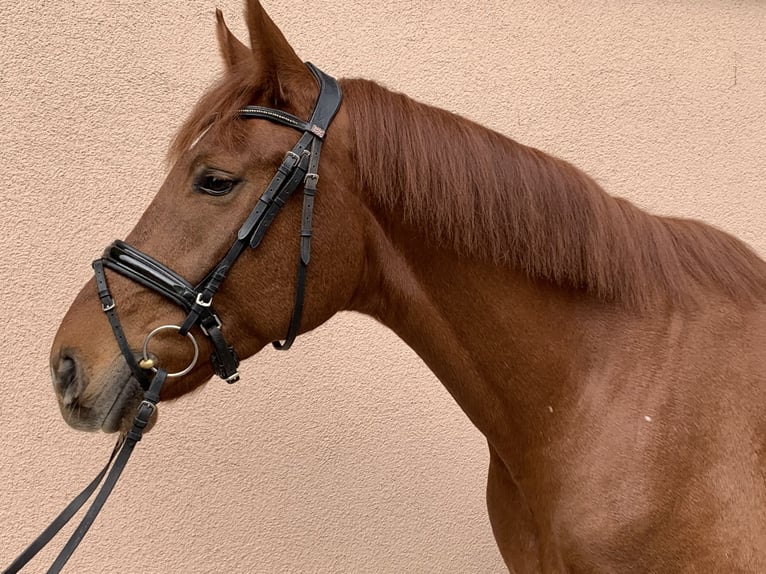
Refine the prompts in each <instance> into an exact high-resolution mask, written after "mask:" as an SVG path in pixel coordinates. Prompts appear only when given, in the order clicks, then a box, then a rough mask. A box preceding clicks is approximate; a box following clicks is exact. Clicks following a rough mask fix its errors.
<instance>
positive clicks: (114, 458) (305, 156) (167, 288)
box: [2, 63, 342, 574]
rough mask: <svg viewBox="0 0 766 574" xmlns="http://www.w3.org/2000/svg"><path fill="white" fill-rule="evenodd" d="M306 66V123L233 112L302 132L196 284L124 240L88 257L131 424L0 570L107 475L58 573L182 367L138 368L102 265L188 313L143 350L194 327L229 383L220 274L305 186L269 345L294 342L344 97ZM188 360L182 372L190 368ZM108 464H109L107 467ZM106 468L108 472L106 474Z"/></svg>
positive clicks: (32, 550)
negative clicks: (332, 131)
mask: <svg viewBox="0 0 766 574" xmlns="http://www.w3.org/2000/svg"><path fill="white" fill-rule="evenodd" d="M306 66H307V67H308V68H309V70H311V72H312V74H313V75H314V77H315V78H316V80H317V82H318V83H319V97H318V99H317V102H316V105H315V106H314V112H313V113H312V116H311V119H310V120H309V121H308V122H305V121H303V120H301V119H300V118H297V117H295V116H293V115H291V114H288V113H286V112H282V111H280V110H274V109H271V108H265V107H261V106H247V107H245V108H243V109H241V110H239V116H240V117H241V118H244V119H250V118H259V119H266V120H269V121H272V122H276V123H279V124H282V125H285V126H287V127H290V128H293V129H295V130H298V131H300V132H302V135H301V137H300V139H299V140H298V143H296V144H295V146H294V147H293V149H292V150H291V151H289V152H287V155H286V156H285V158H284V160H283V161H282V164H281V165H280V166H279V168H278V169H277V173H276V174H274V177H273V178H272V180H271V182H270V183H269V185H268V186H267V187H266V190H265V191H264V192H263V194H261V197H260V198H259V199H258V202H257V203H256V205H255V207H254V208H253V210H252V211H251V212H250V215H248V217H247V219H246V220H245V222H244V223H243V224H242V226H241V227H240V228H239V231H238V233H237V239H236V240H235V241H234V244H233V245H232V246H231V247H230V248H229V251H228V252H227V253H226V255H224V257H223V259H221V261H220V262H219V263H218V264H217V265H216V266H215V267H213V269H212V270H211V271H210V272H209V273H208V274H207V275H206V276H205V278H204V279H203V280H202V281H201V282H200V283H199V284H198V285H192V284H191V283H189V282H188V281H187V280H186V279H184V278H183V277H182V276H181V275H179V274H178V273H176V272H174V271H173V270H172V269H170V268H168V267H166V266H165V265H163V264H162V263H160V262H159V261H157V260H156V259H154V258H152V257H151V256H149V255H147V254H145V253H142V252H141V251H140V250H138V249H136V248H135V247H132V246H131V245H128V244H127V243H125V242H123V241H115V242H114V243H112V245H110V246H109V247H107V249H106V250H105V251H104V254H103V256H102V257H101V258H100V259H97V260H96V261H94V262H93V271H94V273H95V276H96V288H97V290H98V296H99V299H100V301H101V307H102V309H103V311H104V313H105V314H106V317H107V319H108V321H109V324H110V325H111V327H112V332H113V333H114V337H115V339H116V340H117V345H118V346H119V348H120V351H121V352H122V354H123V356H124V357H125V361H126V363H127V364H128V366H129V367H130V370H131V372H132V373H133V376H134V377H135V378H136V380H137V381H138V382H139V384H140V385H141V387H142V388H143V389H144V399H143V401H142V402H141V404H140V405H139V408H138V411H137V413H136V416H135V418H134V420H133V425H132V427H131V429H130V430H129V431H128V432H127V433H126V435H125V436H124V438H123V437H122V436H121V437H120V439H119V440H118V441H117V444H116V445H115V447H114V451H113V452H112V455H111V457H110V458H109V461H108V462H107V464H106V466H105V467H104V469H103V470H102V471H101V472H100V473H99V474H98V475H97V476H96V478H95V479H94V480H93V481H92V482H91V483H90V484H89V485H88V486H87V487H86V488H85V489H84V490H83V491H82V492H81V493H80V494H79V495H78V496H76V497H75V499H74V500H72V502H70V503H69V505H67V507H66V508H65V509H64V510H63V511H62V512H61V514H59V516H57V517H56V518H55V519H54V520H53V522H52V523H51V524H50V525H49V526H48V527H47V528H46V529H45V530H44V531H43V533H42V534H41V535H40V536H38V537H37V539H35V540H34V541H33V542H32V544H30V545H29V546H28V547H27V548H26V550H24V552H22V553H21V554H20V555H19V557H18V558H16V560H14V561H13V563H12V564H11V565H10V566H9V567H8V568H6V569H5V570H3V572H2V574H16V573H17V572H19V570H21V568H23V567H24V565H25V564H27V563H28V562H29V561H30V560H31V559H32V558H33V557H34V556H35V555H36V554H37V553H38V552H39V551H40V550H41V549H42V548H43V547H45V545H46V544H47V543H48V542H49V541H50V540H51V539H52V538H53V537H54V536H55V535H56V534H57V533H58V532H59V531H60V530H61V528H63V526H64V525H66V523H67V522H69V520H70V519H71V518H72V517H73V516H74V515H75V514H76V513H77V511H78V510H79V509H80V508H81V507H82V506H83V505H84V504H85V502H87V500H88V498H90V496H91V495H92V494H93V493H94V492H95V490H96V488H97V487H98V485H99V483H100V482H101V480H103V479H104V476H106V479H105V481H104V483H103V485H102V486H101V490H100V491H99V492H98V494H97V495H96V498H95V499H94V501H93V503H92V504H91V506H90V508H88V511H87V512H86V514H85V516H84V517H83V519H82V521H81V522H80V524H79V525H78V526H77V528H76V529H75V531H74V533H73V534H72V535H71V537H70V538H69V540H68V541H67V543H66V545H65V546H64V548H63V549H62V550H61V552H60V553H59V555H58V556H57V558H56V560H55V561H54V563H53V565H52V566H51V567H50V569H49V570H48V574H57V573H59V572H60V571H61V569H62V568H63V567H64V565H65V564H66V562H67V561H68V560H69V557H70V556H71V555H72V553H73V552H74V551H75V549H76V548H77V546H78V545H79V543H80V541H81V540H82V539H83V537H84V536H85V534H86V533H87V531H88V529H89V528H90V526H91V524H93V521H94V520H95V519H96V516H97V515H98V513H99V511H100V510H101V508H102V506H103V505H104V503H105V502H106V499H107V498H108V497H109V494H110V493H111V492H112V489H113V488H114V486H115V484H116V483H117V480H118V479H119V477H120V474H121V473H122V471H123V469H124V468H125V465H126V464H127V462H128V459H129V458H130V455H131V453H132V452H133V448H134V447H135V445H136V444H137V443H138V441H139V440H141V436H142V433H143V431H144V428H145V427H146V426H147V425H148V424H149V421H150V419H151V416H152V414H153V413H154V411H155V409H156V405H157V402H159V400H160V391H161V389H162V386H163V384H164V382H165V380H166V379H167V378H168V377H169V376H170V377H172V376H180V375H182V374H183V373H184V372H186V371H183V372H180V373H175V374H170V375H168V373H167V372H166V371H165V370H164V369H162V368H161V367H159V368H156V369H154V371H155V372H154V376H153V377H151V378H150V371H149V370H148V369H143V368H141V366H140V364H139V362H138V359H137V356H138V354H137V353H136V352H134V351H133V350H132V349H131V346H130V343H129V342H128V340H127V338H126V337H125V333H124V331H123V329H122V326H121V325H120V320H119V317H118V316H117V306H116V303H115V301H114V299H113V298H112V296H111V293H110V292H109V285H108V283H107V279H106V273H105V271H104V270H105V269H110V270H111V271H115V272H117V273H119V274H120V275H123V276H125V277H127V278H129V279H131V280H133V281H135V282H136V283H139V284H140V285H142V286H143V287H146V288H148V289H152V290H153V291H156V292H157V293H159V294H160V295H162V296H163V297H165V298H167V299H169V300H170V301H172V302H173V303H175V304H176V305H178V306H180V307H181V308H182V309H184V311H186V313H187V315H186V319H185V320H184V323H183V325H181V327H180V328H179V327H175V326H163V327H160V328H158V329H156V330H155V331H153V332H152V333H150V334H149V336H148V337H147V338H146V340H145V342H144V347H146V345H147V344H148V341H149V339H150V338H151V337H152V336H153V335H154V333H156V332H157V331H158V330H160V329H167V328H172V329H177V330H178V332H179V334H181V335H186V334H188V333H189V330H190V329H192V328H193V327H194V326H195V325H199V327H200V329H201V330H202V332H203V333H204V334H205V335H206V336H207V337H208V338H209V339H210V342H211V344H212V346H213V354H212V356H211V358H210V360H211V362H212V364H213V369H214V371H215V373H216V375H218V376H219V377H221V378H222V379H224V380H225V381H226V382H228V383H234V382H235V381H237V380H239V373H238V371H237V368H238V366H239V357H238V356H237V354H236V352H235V351H234V348H233V347H232V346H231V345H229V344H228V343H227V342H226V339H225V337H224V335H223V332H222V330H221V320H220V319H219V317H218V315H216V313H215V311H214V310H213V306H212V303H213V296H214V295H215V294H216V292H217V291H218V289H219V288H220V286H221V283H222V282H223V281H224V279H225V278H226V274H227V273H228V272H229V270H230V269H231V267H232V265H234V263H235V262H236V260H237V258H238V257H239V256H240V255H241V254H242V252H243V251H244V250H245V249H246V248H247V247H248V246H249V247H251V248H255V247H258V245H259V244H260V242H261V240H262V239H263V236H264V235H265V234H266V231H267V230H268V228H269V226H270V225H271V223H272V222H273V221H274V218H275V217H276V216H277V214H278V213H279V211H280V210H281V209H282V207H283V206H284V205H285V203H286V202H287V200H288V198H289V197H290V196H291V195H292V194H293V192H294V191H295V190H296V189H297V188H298V187H299V186H300V185H301V184H303V213H302V217H301V231H300V237H301V240H300V257H299V259H298V274H297V279H296V287H295V301H294V306H293V313H292V316H291V318H290V326H289V328H288V330H287V335H286V337H285V340H284V342H278V341H275V342H274V343H273V345H274V347H276V348H277V349H280V350H287V349H289V348H290V346H291V345H292V344H293V342H294V341H295V338H296V336H297V335H298V330H299V328H300V322H301V316H302V313H303V297H304V293H305V288H306V272H307V269H308V264H309V260H310V258H311V235H312V217H313V209H314V196H315V195H316V191H317V183H318V181H319V171H318V170H319V156H320V152H321V149H322V141H323V139H324V137H325V133H326V131H327V128H328V126H329V125H330V122H332V120H333V118H334V117H335V114H336V113H337V111H338V108H339V107H340V102H341V98H342V95H341V90H340V86H339V85H338V83H337V82H336V81H335V79H333V78H332V77H330V76H328V75H327V74H325V73H324V72H322V71H321V70H319V69H318V68H316V67H315V66H313V65H312V64H310V63H306ZM192 340H193V338H192ZM194 345H195V349H196V345H197V343H196V341H194ZM145 352H146V350H145V348H144V353H145ZM195 359H196V353H195ZM193 364H194V363H192V365H193ZM192 365H190V366H189V367H188V369H191V366H192ZM112 463H113V464H112ZM110 465H111V469H110V468H109V467H110ZM107 470H108V471H109V472H108V474H107Z"/></svg>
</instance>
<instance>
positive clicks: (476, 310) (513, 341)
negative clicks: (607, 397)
mask: <svg viewBox="0 0 766 574" xmlns="http://www.w3.org/2000/svg"><path fill="white" fill-rule="evenodd" d="M387 217H388V216H386V215H385V214H382V213H378V215H377V217H376V220H375V222H374V223H372V224H371V225H370V226H369V229H370V232H369V240H368V246H367V250H368V256H367V261H368V265H367V270H366V274H365V277H364V279H363V281H362V285H361V286H360V288H359V289H358V291H357V298H356V300H355V301H354V305H353V308H354V309H355V310H357V311H361V312H363V313H366V314H369V315H372V316H373V317H375V318H376V319H378V320H379V321H380V322H381V323H383V324H384V325H386V326H387V327H389V328H390V329H392V330H393V331H394V332H395V333H396V334H397V335H398V336H399V337H400V338H401V339H402V340H403V341H404V342H405V343H407V344H408V345H409V346H410V347H411V348H412V349H413V350H414V351H415V352H416V353H417V354H418V355H419V356H420V357H421V358H422V359H423V361H424V362H425V363H426V364H427V365H428V367H429V368H430V369H431V370H432V371H433V372H434V374H435V375H436V376H437V377H438V378H439V379H440V381H441V382H442V383H443V384H444V385H445V387H446V388H447V390H448V391H449V392H450V393H451V394H452V396H453V397H454V398H455V399H456V400H457V402H458V404H459V405H460V406H461V408H462V409H463V410H464V411H465V412H466V414H467V415H468V416H469V418H470V419H471V420H472V422H473V423H474V424H475V425H476V426H477V428H479V429H480V430H481V431H482V432H483V433H484V434H485V435H486V436H487V437H488V438H489V439H490V442H493V443H495V444H498V445H501V444H502V445H508V444H511V443H510V442H509V437H513V444H518V443H519V441H522V442H523V441H524V440H525V438H524V437H525V435H527V433H528V432H531V431H532V429H534V428H539V425H540V424H543V419H544V418H545V417H546V416H549V415H550V412H551V411H550V409H553V408H558V407H557V406H556V404H557V402H558V401H559V400H563V399H561V397H564V395H566V394H567V393H571V392H575V391H574V389H575V388H576V386H577V385H578V384H579V382H580V379H581V377H580V376H579V375H578V373H582V372H585V370H587V368H588V365H589V363H590V361H591V357H592V356H593V354H594V353H595V352H596V350H595V349H596V347H597V346H598V344H599V343H598V341H599V339H601V340H604V339H605V338H606V337H605V333H604V331H605V330H606V329H607V325H609V326H612V327H613V326H614V325H615V324H619V323H620V321H619V320H618V318H617V317H618V315H620V314H621V313H620V312H619V311H618V310H617V309H614V308H612V307H605V306H601V305H599V304H597V303H596V302H595V301H594V300H593V299H592V298H590V297H588V296H583V295H582V294H579V293H576V292H571V291H567V290H561V289H556V288H553V287H551V286H550V285H546V284H544V283H538V282H535V281H531V280H529V279H527V278H525V277H524V276H523V275H522V274H521V273H519V272H517V271H514V270H513V269H511V268H508V267H503V266H497V265H494V264H491V263H486V262H482V261H480V260H477V259H472V258H466V257H463V256H461V255H459V254H458V253H455V252H454V251H451V250H449V249H444V248H441V247H439V245H437V244H436V242H434V241H433V240H432V239H430V238H429V237H428V236H427V235H426V234H424V233H423V232H422V231H421V230H419V229H418V228H416V227H414V226H410V225H406V224H403V223H401V222H399V223H394V222H391V221H387V220H386V219H387ZM607 317H609V321H606V318H607ZM611 335H612V336H613V335H614V333H613V332H612V333H611Z"/></svg>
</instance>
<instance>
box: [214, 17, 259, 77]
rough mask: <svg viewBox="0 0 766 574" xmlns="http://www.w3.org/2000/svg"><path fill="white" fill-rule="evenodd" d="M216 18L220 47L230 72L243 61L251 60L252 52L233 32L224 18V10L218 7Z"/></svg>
mask: <svg viewBox="0 0 766 574" xmlns="http://www.w3.org/2000/svg"><path fill="white" fill-rule="evenodd" d="M215 19H216V21H217V25H216V32H217V34H218V47H219V48H220V50H221V56H223V62H224V64H225V65H226V69H227V70H228V71H229V72H232V71H234V68H236V67H237V66H238V65H239V64H240V63H241V62H245V61H251V62H252V57H253V56H252V53H251V52H250V50H249V49H248V48H247V46H245V45H244V44H243V43H242V42H240V41H239V40H238V39H237V37H236V36H235V35H234V34H232V33H231V30H229V27H228V26H226V22H225V21H224V19H223V12H221V11H220V10H219V9H217V8H216V10H215Z"/></svg>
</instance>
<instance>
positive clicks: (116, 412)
mask: <svg viewBox="0 0 766 574" xmlns="http://www.w3.org/2000/svg"><path fill="white" fill-rule="evenodd" d="M143 398H144V393H143V390H142V389H141V386H140V385H139V384H138V381H136V379H135V378H134V377H132V376H129V377H127V379H126V380H125V381H124V382H123V383H122V385H120V390H119V392H118V393H117V396H116V397H115V398H114V402H113V403H112V405H111V407H110V408H109V410H107V412H106V414H105V415H104V417H103V420H102V421H101V430H102V431H104V432H105V433H115V432H121V433H123V434H124V433H126V432H128V430H130V427H131V426H132V424H133V417H134V415H135V414H136V411H137V410H138V405H139V404H141V401H142V400H143ZM156 420H157V412H156V410H155V413H154V415H152V418H151V420H150V421H149V424H148V425H147V427H146V429H144V432H148V431H149V430H150V429H151V428H152V427H153V426H154V423H155V422H156Z"/></svg>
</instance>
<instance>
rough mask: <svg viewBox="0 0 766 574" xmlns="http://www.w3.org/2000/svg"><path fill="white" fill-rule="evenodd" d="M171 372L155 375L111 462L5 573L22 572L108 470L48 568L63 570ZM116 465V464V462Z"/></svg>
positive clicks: (54, 571)
mask: <svg viewBox="0 0 766 574" xmlns="http://www.w3.org/2000/svg"><path fill="white" fill-rule="evenodd" d="M166 377H167V372H165V371H164V370H162V369H158V370H157V373H156V374H155V375H154V378H153V379H152V382H151V384H150V385H149V388H148V390H147V391H146V393H145V394H144V400H143V401H142V402H141V404H140V405H139V407H138V411H137V412H136V416H135V418H134V419H133V426H132V427H131V429H130V431H128V433H127V435H125V437H124V438H123V437H120V439H119V440H118V441H117V444H116V445H115V447H114V449H113V450H112V454H111V456H110V457H109V461H108V462H107V463H106V466H104V468H103V469H102V470H101V472H99V473H98V474H97V475H96V478H94V479H93V480H92V481H91V483H90V484H89V485H88V486H86V487H85V489H84V490H83V491H82V492H81V493H80V494H78V495H77V496H76V497H75V498H74V500H72V502H70V503H69V504H68V505H67V506H66V508H64V510H63V511H62V512H61V514H59V515H58V516H57V517H56V518H55V519H54V520H53V522H52V523H51V524H50V525H49V526H48V527H47V528H46V529H45V530H44V531H43V532H42V534H40V536H38V537H37V538H36V539H35V540H34V541H33V542H32V543H31V544H30V545H29V546H28V547H27V548H26V549H25V550H24V551H23V552H22V553H21V554H20V555H19V556H18V558H16V560H14V561H13V562H12V563H11V565H10V566H8V568H6V569H5V570H3V572H2V574H16V573H17V572H19V571H20V570H21V569H22V568H23V567H24V566H25V565H26V564H27V563H28V562H29V561H30V560H31V559H32V558H34V556H35V555H36V554H37V553H38V552H39V551H40V550H41V549H42V548H43V547H45V545H46V544H48V542H50V541H51V539H53V537H54V536H56V534H58V532H59V531H60V530H61V529H62V528H63V527H64V526H65V525H66V524H67V522H69V520H70V519H71V518H72V516H74V515H75V514H76V513H77V511H78V510H79V509H80V508H81V507H82V506H83V505H84V504H85V503H86V502H87V501H88V499H89V498H90V497H91V495H92V494H93V493H94V492H95V490H96V488H97V487H98V485H99V484H100V483H101V480H102V479H103V478H104V475H106V473H107V470H108V469H109V467H110V466H111V470H109V474H108V475H107V476H106V480H105V481H104V484H103V485H102V486H101V490H100V491H99V492H98V494H97V495H96V498H95V499H94V500H93V502H92V503H91V505H90V507H89V508H88V511H87V512H86V513H85V516H84V517H83V519H82V520H81V521H80V524H78V525H77V528H76V529H75V531H74V532H73V533H72V535H71V536H70V537H69V540H68V541H67V543H66V544H65V545H64V547H63V548H62V549H61V551H60V552H59V554H58V556H57V557H56V560H54V562H53V564H52V565H51V567H50V568H49V569H48V571H47V574H58V573H59V572H61V569H62V568H63V567H64V565H65V564H66V563H67V561H68V560H69V558H70V557H71V556H72V553H73V552H74V551H75V549H76V548H77V546H79V544H80V542H81V541H82V539H83V538H84V537H85V534H86V533H87V532H88V530H89V529H90V527H91V525H92V524H93V522H94V521H95V520H96V517H97V516H98V514H99V512H100V511H101V509H102V508H103V506H104V503H105V502H106V500H107V499H108V498H109V495H110V494H111V493H112V490H113V489H114V486H115V484H117V480H118V479H119V478H120V475H121V474H122V471H123V470H125V466H126V465H127V463H128V459H130V455H131V454H132V453H133V449H134V448H135V446H136V443H138V441H140V440H141V436H142V435H143V432H144V429H145V428H146V426H147V425H148V424H149V420H150V419H151V416H152V414H153V413H154V410H155V409H156V408H157V406H156V405H157V402H158V401H159V396H160V390H161V389H162V385H163V384H164V383H165V380H166ZM113 461H114V464H113V465H112V462H113Z"/></svg>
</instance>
